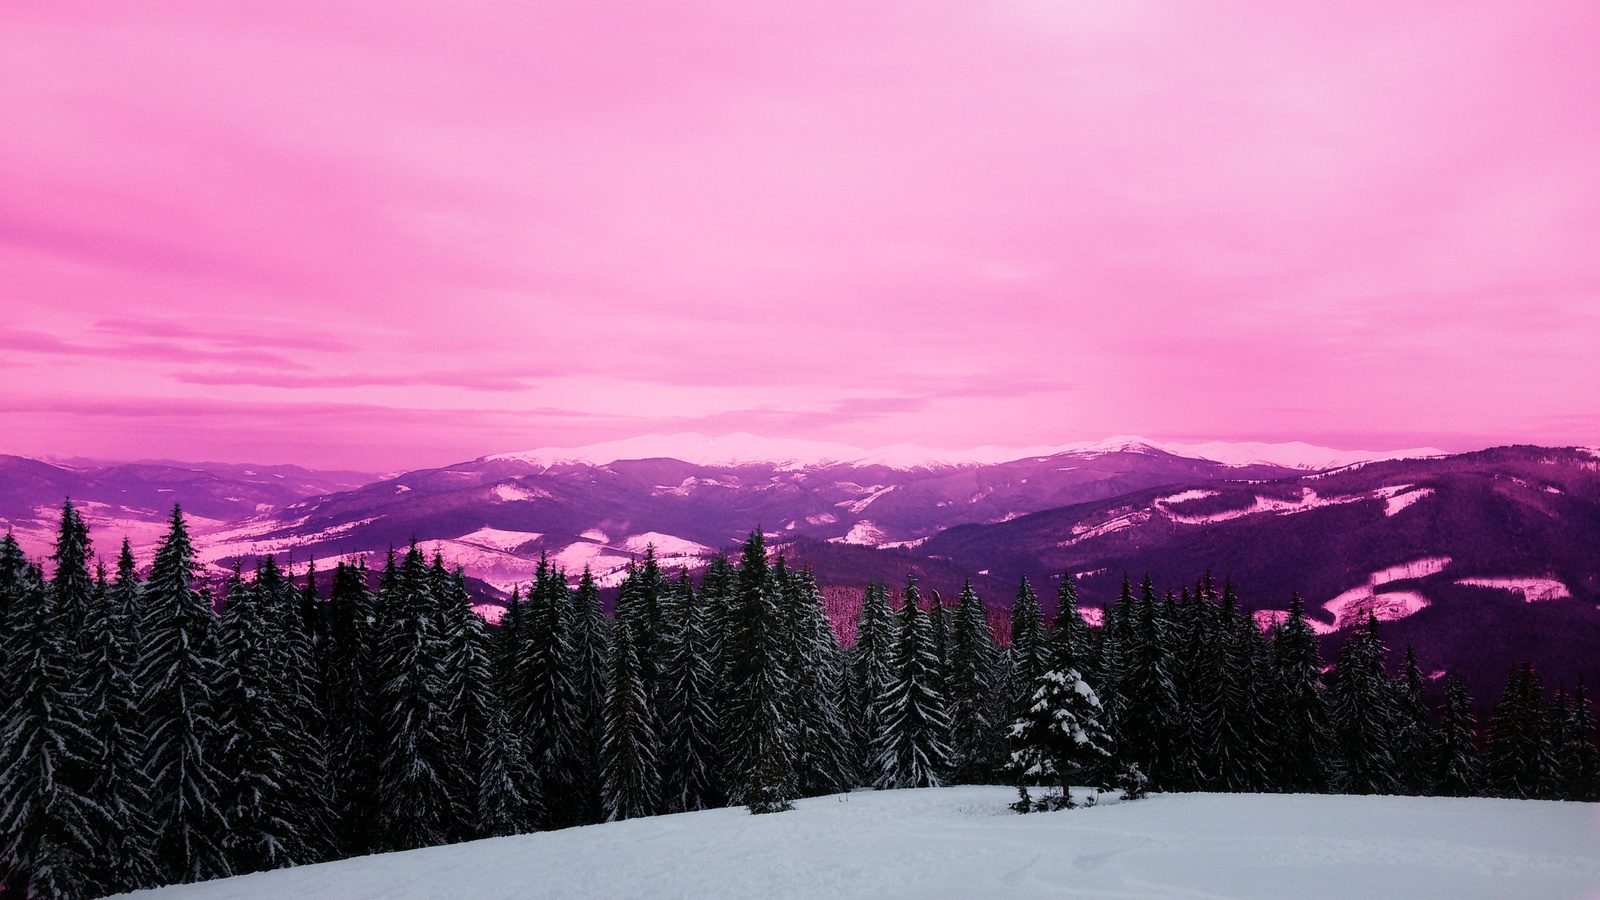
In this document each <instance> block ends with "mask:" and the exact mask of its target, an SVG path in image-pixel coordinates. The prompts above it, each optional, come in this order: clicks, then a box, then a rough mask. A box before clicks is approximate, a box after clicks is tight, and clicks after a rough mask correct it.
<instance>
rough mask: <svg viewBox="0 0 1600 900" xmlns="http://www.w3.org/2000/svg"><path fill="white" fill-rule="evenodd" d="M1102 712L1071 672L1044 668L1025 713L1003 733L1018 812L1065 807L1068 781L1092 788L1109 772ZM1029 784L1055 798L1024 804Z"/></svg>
mask: <svg viewBox="0 0 1600 900" xmlns="http://www.w3.org/2000/svg"><path fill="white" fill-rule="evenodd" d="M1103 712H1104V711H1103V709H1102V708H1101V705H1100V698H1099V697H1098V696H1097V695H1096V694H1095V691H1094V688H1092V687H1090V686H1089V683H1088V682H1087V681H1085V680H1084V679H1083V676H1082V675H1081V674H1079V673H1078V671H1077V670H1076V669H1068V670H1066V671H1064V672H1063V671H1060V670H1057V669H1050V670H1048V671H1046V672H1045V673H1044V674H1043V675H1040V676H1039V678H1038V679H1037V681H1036V684H1035V687H1034V692H1033V696H1032V697H1031V698H1030V702H1029V704H1028V708H1027V709H1026V710H1025V711H1024V713H1023V715H1022V716H1020V717H1019V718H1018V719H1017V720H1016V721H1015V722H1013V723H1012V725H1011V728H1010V730H1009V732H1008V738H1009V740H1010V744H1011V748H1012V749H1011V761H1010V768H1011V769H1012V771H1014V772H1015V773H1016V775H1017V778H1018V784H1019V789H1020V790H1021V791H1022V794H1023V802H1024V803H1026V804H1027V805H1026V806H1023V805H1022V804H1019V805H1018V807H1016V808H1017V809H1018V811H1020V812H1028V811H1031V810H1034V809H1057V808H1061V807H1063V806H1065V807H1070V806H1072V805H1073V802H1072V784H1073V783H1074V782H1077V783H1079V784H1082V783H1084V782H1085V781H1087V782H1090V783H1094V782H1096V781H1097V780H1098V779H1099V778H1100V777H1101V773H1103V772H1105V771H1106V770H1107V769H1109V768H1111V766H1110V765H1108V761H1109V760H1110V759H1111V758H1112V751H1111V735H1110V734H1108V733H1107V732H1106V728H1105V724H1104V722H1102V721H1101V718H1102V715H1103ZM1029 785H1044V786H1046V787H1049V788H1053V789H1055V790H1058V791H1060V794H1059V795H1055V796H1051V795H1046V797H1045V798H1043V799H1040V800H1032V801H1030V800H1029V796H1028V790H1027V788H1028V786H1029Z"/></svg>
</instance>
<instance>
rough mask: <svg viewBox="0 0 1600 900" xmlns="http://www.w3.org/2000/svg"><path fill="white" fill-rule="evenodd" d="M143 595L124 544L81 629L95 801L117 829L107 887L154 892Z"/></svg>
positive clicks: (111, 839)
mask: <svg viewBox="0 0 1600 900" xmlns="http://www.w3.org/2000/svg"><path fill="white" fill-rule="evenodd" d="M139 588H140V586H139V581H138V575H137V573H136V572H135V571H134V562H133V553H132V551H131V550H130V548H129V546H128V541H127V540H126V539H124V540H123V542H122V552H121V555H120V556H119V558H118V560H117V575H116V580H115V582H114V583H112V584H109V585H108V584H106V583H105V572H104V570H103V569H102V570H101V572H100V577H99V579H98V581H97V584H96V590H95V597H94V605H93V606H92V608H91V610H90V615H89V618H88V619H87V620H86V621H85V623H84V633H85V635H87V636H88V638H89V641H88V657H89V658H88V668H87V674H88V678H89V680H88V690H87V694H88V704H87V708H88V710H89V713H90V729H91V731H92V732H93V733H94V735H95V737H96V739H97V740H98V742H99V745H100V749H101V756H100V758H99V759H98V760H97V761H96V762H95V764H94V769H95V771H96V772H97V773H98V778H97V780H96V782H95V786H94V791H93V795H94V798H95V803H96V804H97V805H98V806H100V807H101V808H102V809H104V810H105V811H106V812H107V814H108V815H109V816H110V818H111V821H112V823H113V827H114V831H113V832H112V833H111V834H109V835H107V836H106V839H105V845H104V849H105V852H106V863H107V869H108V870H109V871H110V873H111V875H112V877H111V879H110V881H109V882H108V885H107V886H108V888H110V889H114V890H134V889H137V888H144V887H154V886H155V885H156V884H157V883H158V879H159V873H158V872H157V871H156V861H155V840H156V835H155V828H154V827H153V825H152V824H151V821H150V808H151V796H150V786H149V783H148V780H147V773H146V770H145V765H144V762H145V760H144V752H145V749H146V742H147V739H146V736H145V730H144V727H143V726H144V714H143V709H142V708H141V700H142V697H141V695H140V690H139V684H138V674H139V672H138V670H139V638H138V631H137V629H136V627H135V625H136V622H137V616H138V615H139V611H140V603H141V601H140V589H139Z"/></svg>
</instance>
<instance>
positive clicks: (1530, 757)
mask: <svg viewBox="0 0 1600 900" xmlns="http://www.w3.org/2000/svg"><path fill="white" fill-rule="evenodd" d="M1543 694H1544V692H1543V689H1542V688H1541V686H1540V684H1539V676H1538V675H1537V674H1535V672H1534V670H1533V664H1532V663H1530V662H1529V661H1528V660H1523V661H1522V663H1521V665H1520V666H1513V667H1512V668H1511V671H1510V673H1509V674H1508V675H1507V676H1506V687H1505V691H1504V692H1503V693H1502V694H1501V695H1500V702H1499V703H1498V704H1496V705H1495V708H1494V714H1493V716H1492V717H1491V718H1490V720H1489V746H1488V752H1487V763H1486V771H1485V776H1486V778H1487V780H1488V787H1489V790H1490V791H1491V792H1492V793H1493V794H1495V795H1496V796H1500V797H1514V798H1518V799H1528V798H1537V797H1540V796H1542V795H1543V794H1544V793H1545V789H1546V785H1547V784H1548V781H1549V778H1548V772H1549V771H1550V770H1551V769H1552V768H1553V767H1554V763H1553V754H1552V751H1551V745H1550V736H1549V734H1548V733H1547V725H1546V717H1545V714H1544V697H1543Z"/></svg>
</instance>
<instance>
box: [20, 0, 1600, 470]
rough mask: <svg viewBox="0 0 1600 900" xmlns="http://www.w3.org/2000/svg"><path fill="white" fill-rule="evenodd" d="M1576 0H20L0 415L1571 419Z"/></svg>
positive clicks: (1598, 247)
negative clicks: (1302, 0) (1378, 0)
mask: <svg viewBox="0 0 1600 900" xmlns="http://www.w3.org/2000/svg"><path fill="white" fill-rule="evenodd" d="M1310 6H1321V7H1325V8H1323V9H1309V10H1308V9H1307V7H1310ZM1597 34H1600V6H1597V5H1596V4H1594V3H1591V2H1573V3H1532V4H1519V3H1492V4H1483V3H1472V2H1461V0H1451V2H1440V3H1404V4H1375V3H1360V2H1349V3H1338V4H1315V5H1311V4H1284V3H1278V2H1251V3H1206V4H1196V3H1190V2H1172V3H1141V2H1137V0H1106V2H1098V0H1096V2H1068V0H1056V2H1045V0H1031V2H1011V3H1007V2H989V3H952V2H926V3H921V2H917V3H907V2H903V0H897V2H892V3H879V2H871V0H847V2H830V0H806V2H799V3H793V4H787V3H786V4H773V3H752V2H748V0H737V2H725V3H704V4H702V3H693V2H682V0H674V2H671V3H656V2H632V3H622V4H615V3H611V2H606V0H601V2H594V0H589V2H582V3H562V4H548V3H513V2H487V0H485V2H473V3H436V4H428V3H416V2H397V0H383V2H372V3H365V4H362V3H339V4H332V3H328V2H326V0H317V2H307V3H271V4H214V3H193V4H162V3H142V2H129V0H122V2H118V3H109V4H108V3H81V4H80V3H65V2H32V3H14V4H6V5H5V7H4V8H3V9H0V122H3V123H4V124H3V126H0V300H3V303H0V308H3V310H4V313H3V315H0V452H11V453H22V454H32V455H38V454H57V455H81V456H98V457H123V458H126V457H157V456H160V457H172V458H180V459H224V460H226V459H233V460H244V459H248V460H253V461H261V462H300V463H304V464H310V465H340V466H355V467H363V468H367V469H371V470H391V469H397V468H405V467H415V466H421V465H428V464H441V463H445V462H450V461H455V460H459V459H464V458H469V457H474V456H478V455H481V454H485V453H491V452H498V451H505V450H515V449H521V448H527V447H538V446H562V445H575V444H583V443H589V442H593V441H600V440H610V439H616V438H623V437H628V436H632V435H637V434H642V433H649V432H674V431H700V432H705V433H711V434H717V433H724V432H732V431H752V432H756V433H759V434H764V435H767V436H771V437H808V438H816V439H821V440H832V441H841V442H845V443H852V444H856V445H860V446H866V447H874V446H880V445H884V444H891V443H897V442H901V441H910V442H914V443H921V444H925V445H929V446H943V447H953V448H959V447H963V446H971V445H975V444H1005V445H1031V444H1052V443H1062V442H1066V441H1072V440H1080V439H1093V438H1098V437H1103V436H1106V435H1110V434H1119V433H1134V434H1143V435H1146V436H1148V437H1152V438H1157V439H1166V440H1211V439H1223V440H1293V439H1299V440H1306V441H1311V442H1314V443H1321V444H1327V445H1331V446H1338V447H1364V448H1373V449H1383V448H1387V447H1398V446H1414V445H1424V444H1432V445H1435V446H1439V447H1443V448H1446V449H1465V448H1470V447H1475V446H1484V445H1487V444H1492V443H1503V442H1509V441H1531V442H1540V443H1556V444H1566V443H1585V444H1600V389H1597V386H1600V114H1597V113H1596V110H1600V53H1597V52H1596V50H1595V44H1594V40H1595V35H1597Z"/></svg>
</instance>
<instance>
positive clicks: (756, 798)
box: [723, 530, 798, 813]
mask: <svg viewBox="0 0 1600 900" xmlns="http://www.w3.org/2000/svg"><path fill="white" fill-rule="evenodd" d="M791 640H792V636H791V635H790V634H789V629H788V628H787V627H786V622H785V619H784V616H783V613H782V610H781V609H780V593H779V588H778V585H777V583H776V580H775V579H774V578H773V577H772V569H771V567H770V566H769V565H768V564H767V549H766V542H765V540H764V539H763V538H762V535H761V532H760V531H759V530H758V531H753V532H751V534H750V539H749V540H747V541H745V545H744V553H743V556H742V557H741V559H740V562H739V578H738V590H737V595H736V597H735V600H734V606H733V609H732V610H731V612H730V615H729V619H728V634H727V643H726V644H725V647H724V652H725V653H726V655H727V665H728V681H729V684H728V696H729V700H730V702H729V714H728V715H727V716H725V717H724V719H723V721H725V722H727V723H728V727H727V728H726V729H725V730H724V732H723V734H724V742H725V753H726V756H725V758H726V760H727V765H728V774H727V780H728V784H729V788H730V793H731V794H732V799H733V800H734V801H735V802H739V803H743V804H745V806H747V807H748V808H749V809H750V811H751V812H754V813H767V812H779V811H782V810H786V809H789V808H791V806H792V803H791V801H792V799H793V798H794V797H795V796H796V792H797V790H798V786H797V785H796V783H795V773H794V758H793V755H792V754H793V750H794V723H793V721H791V719H790V717H789V708H788V703H787V698H788V696H789V691H790V687H791V680H790V673H789V672H788V670H787V667H786V663H787V661H788V647H789V645H790V641H791Z"/></svg>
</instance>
